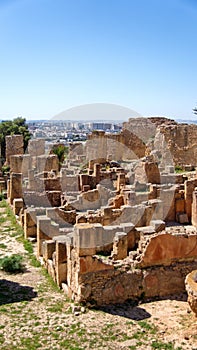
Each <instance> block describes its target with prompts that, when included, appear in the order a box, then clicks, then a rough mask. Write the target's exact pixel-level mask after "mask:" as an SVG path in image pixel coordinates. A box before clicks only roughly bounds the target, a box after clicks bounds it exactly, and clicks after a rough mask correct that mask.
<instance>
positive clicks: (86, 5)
mask: <svg viewBox="0 0 197 350" xmlns="http://www.w3.org/2000/svg"><path fill="white" fill-rule="evenodd" d="M196 40H197V1H196V0H0V119H8V118H13V117H16V116H23V117H26V118H27V119H42V118H52V117H53V116H54V115H56V114H58V113H60V112H61V111H64V110H66V109H68V108H72V107H74V106H78V105H83V104H89V103H111V104H118V105H122V106H125V107H129V108H131V109H133V110H135V111H137V112H138V113H140V114H141V115H166V116H168V117H177V118H187V119H191V118H194V115H193V114H192V108H193V107H195V105H197V45H196Z"/></svg>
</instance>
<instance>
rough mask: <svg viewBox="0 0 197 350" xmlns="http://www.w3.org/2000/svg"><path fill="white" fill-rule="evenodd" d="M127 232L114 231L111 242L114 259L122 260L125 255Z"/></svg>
mask: <svg viewBox="0 0 197 350" xmlns="http://www.w3.org/2000/svg"><path fill="white" fill-rule="evenodd" d="M127 249H128V244H127V234H126V233H124V232H116V234H115V237H114V242H113V251H112V258H113V259H114V260H122V259H125V258H126V257H127Z"/></svg>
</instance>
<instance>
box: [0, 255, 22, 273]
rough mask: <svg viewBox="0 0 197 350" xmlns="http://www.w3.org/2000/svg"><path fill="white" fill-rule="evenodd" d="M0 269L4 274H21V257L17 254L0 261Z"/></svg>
mask: <svg viewBox="0 0 197 350" xmlns="http://www.w3.org/2000/svg"><path fill="white" fill-rule="evenodd" d="M0 268H1V269H2V270H4V271H6V272H10V273H16V272H23V271H24V265H23V257H22V256H21V255H19V254H13V255H11V256H6V257H4V258H2V259H0Z"/></svg>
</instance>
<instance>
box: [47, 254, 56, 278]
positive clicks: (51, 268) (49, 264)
mask: <svg viewBox="0 0 197 350" xmlns="http://www.w3.org/2000/svg"><path fill="white" fill-rule="evenodd" d="M47 271H48V274H49V275H50V276H51V277H52V278H53V280H54V282H56V272H55V266H54V263H53V261H52V260H51V259H48V261H47Z"/></svg>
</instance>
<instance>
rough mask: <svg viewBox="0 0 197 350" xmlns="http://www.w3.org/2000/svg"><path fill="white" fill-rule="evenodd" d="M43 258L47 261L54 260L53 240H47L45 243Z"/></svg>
mask: <svg viewBox="0 0 197 350" xmlns="http://www.w3.org/2000/svg"><path fill="white" fill-rule="evenodd" d="M42 249H43V258H44V260H45V261H47V260H48V259H52V255H53V253H54V251H55V242H54V241H53V240H47V241H44V242H43V246H42Z"/></svg>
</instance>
